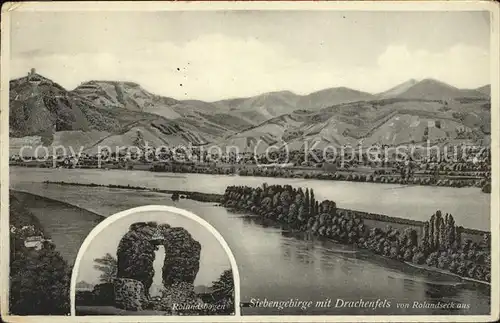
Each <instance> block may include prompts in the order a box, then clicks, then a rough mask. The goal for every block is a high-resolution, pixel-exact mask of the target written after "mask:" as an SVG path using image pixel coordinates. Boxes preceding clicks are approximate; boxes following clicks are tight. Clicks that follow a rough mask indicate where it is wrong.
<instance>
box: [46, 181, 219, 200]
mask: <svg viewBox="0 0 500 323" xmlns="http://www.w3.org/2000/svg"><path fill="white" fill-rule="evenodd" d="M44 183H45V184H58V185H70V186H86V187H107V188H119V189H129V190H139V191H150V192H156V193H164V194H176V195H178V196H179V198H180V199H190V200H194V201H198V202H213V203H221V202H222V198H223V195H221V194H212V193H202V192H192V191H180V190H164V189H158V188H148V187H142V186H134V185H116V184H108V185H103V184H95V183H90V184H83V183H67V182H55V181H44Z"/></svg>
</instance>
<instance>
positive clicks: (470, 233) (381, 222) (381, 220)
mask: <svg viewBox="0 0 500 323" xmlns="http://www.w3.org/2000/svg"><path fill="white" fill-rule="evenodd" d="M44 183H46V184H57V185H69V186H85V187H107V188H117V189H131V190H140V191H149V192H156V193H164V194H178V195H179V198H186V199H190V200H194V201H199V202H212V203H219V204H220V203H222V202H223V199H224V194H214V193H202V192H195V191H185V190H166V189H158V188H148V187H143V186H135V185H116V184H107V185H104V184H95V183H89V184H86V183H73V182H64V181H44ZM337 209H338V210H339V211H340V212H351V213H353V214H355V216H358V217H360V218H362V219H364V220H367V221H370V220H371V221H372V227H380V228H386V227H387V225H392V226H396V227H397V226H399V225H402V226H413V227H415V228H418V229H421V228H422V227H423V226H424V224H425V222H424V221H418V220H411V219H405V218H399V217H393V216H388V215H384V214H378V213H369V212H363V211H357V210H350V209H345V208H337ZM232 211H234V212H235V213H241V212H240V210H238V209H232ZM243 213H245V212H243ZM246 213H247V212H246ZM463 233H464V234H465V235H467V237H466V238H470V239H472V240H478V239H479V240H480V239H482V235H483V234H486V233H488V232H487V231H483V230H478V229H471V228H463Z"/></svg>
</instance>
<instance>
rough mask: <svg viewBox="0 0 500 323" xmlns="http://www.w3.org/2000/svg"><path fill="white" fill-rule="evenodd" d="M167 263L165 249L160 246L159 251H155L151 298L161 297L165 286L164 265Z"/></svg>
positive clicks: (150, 289)
mask: <svg viewBox="0 0 500 323" xmlns="http://www.w3.org/2000/svg"><path fill="white" fill-rule="evenodd" d="M164 262H165V247H164V246H163V245H159V246H158V249H157V250H156V251H155V259H154V261H153V269H154V275H153V284H152V285H151V287H150V288H149V295H150V296H151V297H158V296H161V290H162V286H163V275H162V268H163V263H164Z"/></svg>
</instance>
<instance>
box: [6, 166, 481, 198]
mask: <svg viewBox="0 0 500 323" xmlns="http://www.w3.org/2000/svg"><path fill="white" fill-rule="evenodd" d="M10 165H11V166H18V167H38V168H53V166H54V165H53V162H52V161H47V162H39V161H29V162H22V163H21V162H13V163H10ZM61 167H66V166H61ZM71 167H72V168H73V167H74V168H76V169H98V168H101V169H119V170H128V171H132V170H134V171H151V172H160V173H161V172H170V173H181V174H182V173H187V174H210V175H239V176H254V177H275V178H302V179H317V180H330V181H347V182H366V183H377V184H403V185H418V186H437V187H455V188H462V187H477V188H479V189H481V191H482V192H483V193H491V189H489V187H490V186H491V179H490V176H491V175H490V173H489V172H487V171H478V172H459V171H443V172H441V173H437V174H436V173H433V174H430V173H429V172H428V171H420V172H415V173H414V174H413V175H412V176H411V177H408V176H406V177H405V176H402V175H401V174H399V173H397V172H395V171H394V169H392V168H366V169H357V168H354V169H342V170H336V171H333V172H332V171H329V170H327V169H323V168H318V167H299V166H294V167H277V166H272V167H271V166H259V165H252V164H251V165H241V164H224V165H218V166H213V165H212V164H188V163H186V164H182V163H178V164H165V163H155V164H149V163H140V162H128V163H114V164H102V165H100V166H98V165H97V164H96V165H76V166H71ZM471 173H472V174H471Z"/></svg>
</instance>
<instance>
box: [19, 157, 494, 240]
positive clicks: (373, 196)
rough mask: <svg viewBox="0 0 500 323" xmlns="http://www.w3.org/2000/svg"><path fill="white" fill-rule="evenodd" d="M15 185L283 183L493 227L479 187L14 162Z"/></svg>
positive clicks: (368, 205) (207, 189)
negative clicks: (37, 165)
mask: <svg viewBox="0 0 500 323" xmlns="http://www.w3.org/2000/svg"><path fill="white" fill-rule="evenodd" d="M10 180H11V185H16V184H17V183H23V182H24V183H31V182H38V183H39V182H43V181H56V182H59V181H63V182H68V183H70V182H73V183H86V184H90V183H95V184H103V185H108V184H118V185H128V184H130V185H131V186H143V187H149V188H159V189H168V190H183V191H198V192H203V193H219V194H222V193H224V191H225V189H226V187H227V186H229V185H247V186H252V187H257V186H261V185H262V184H263V183H268V184H269V185H273V184H281V185H286V184H288V185H292V186H294V187H303V188H304V189H305V188H309V189H313V190H314V194H315V196H316V199H318V200H324V199H329V200H333V201H335V202H336V203H337V206H338V207H341V208H346V209H352V210H358V211H364V212H372V213H380V214H385V215H389V216H394V217H401V218H407V219H412V220H422V221H426V220H428V219H429V217H430V216H431V215H432V214H433V213H435V212H436V211H437V210H441V211H442V212H443V213H450V214H452V215H453V217H454V218H455V222H456V223H457V225H461V226H463V227H467V228H472V229H480V230H485V231H489V230H490V194H485V193H482V192H481V190H480V189H479V188H475V187H464V188H454V187H434V186H404V185H399V184H378V183H360V182H345V181H327V180H314V179H298V178H272V177H248V176H225V175H208V174H178V173H177V174H174V173H154V172H148V171H124V170H103V169H52V168H50V169H47V168H26V167H11V168H10Z"/></svg>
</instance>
